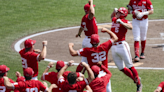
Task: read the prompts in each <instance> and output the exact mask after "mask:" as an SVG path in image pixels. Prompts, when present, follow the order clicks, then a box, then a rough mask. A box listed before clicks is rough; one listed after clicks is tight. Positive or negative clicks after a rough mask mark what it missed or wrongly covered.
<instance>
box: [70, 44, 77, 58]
mask: <svg viewBox="0 0 164 92" xmlns="http://www.w3.org/2000/svg"><path fill="white" fill-rule="evenodd" d="M73 46H74V43H69V46H68V47H69V52H70V54H71V55H72V56H78V53H77V51H75V50H74V49H73Z"/></svg>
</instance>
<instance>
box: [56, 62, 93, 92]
mask: <svg viewBox="0 0 164 92" xmlns="http://www.w3.org/2000/svg"><path fill="white" fill-rule="evenodd" d="M72 63H74V61H72V60H71V61H69V62H68V64H66V65H65V66H64V67H63V68H62V69H61V70H60V71H59V73H58V76H57V77H58V82H59V87H61V89H62V91H63V92H83V89H84V88H85V87H86V86H87V85H89V83H90V82H91V81H92V80H93V79H94V74H93V72H92V70H91V69H90V67H89V65H88V64H86V63H85V62H82V63H81V64H82V66H84V67H85V68H86V70H87V71H88V80H87V79H84V80H82V81H78V82H77V81H76V80H77V75H76V73H75V72H70V73H69V74H68V76H67V81H66V79H65V78H64V77H63V76H62V75H63V73H64V71H65V70H66V69H67V68H68V67H69V66H72ZM87 88H88V87H87ZM85 92H92V90H91V89H90V90H87V91H85Z"/></svg>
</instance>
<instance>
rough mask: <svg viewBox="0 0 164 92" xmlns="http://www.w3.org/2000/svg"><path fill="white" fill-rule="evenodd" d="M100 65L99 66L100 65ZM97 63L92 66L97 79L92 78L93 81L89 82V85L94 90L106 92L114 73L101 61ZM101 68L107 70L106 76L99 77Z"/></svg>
mask: <svg viewBox="0 0 164 92" xmlns="http://www.w3.org/2000/svg"><path fill="white" fill-rule="evenodd" d="M97 65H98V66H99V67H98V66H97ZM97 65H93V66H92V67H91V69H92V71H93V73H94V76H95V79H94V80H92V82H91V83H90V84H89V86H90V87H91V89H92V90H93V92H106V86H107V84H108V82H109V79H110V78H111V76H112V73H111V72H110V71H109V70H108V68H106V67H105V66H104V65H103V64H102V62H101V61H99V62H98V63H97ZM100 70H103V71H104V72H106V75H105V76H102V77H98V75H99V72H100Z"/></svg>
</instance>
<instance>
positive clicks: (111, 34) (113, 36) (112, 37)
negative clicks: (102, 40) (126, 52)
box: [101, 28, 118, 42]
mask: <svg viewBox="0 0 164 92" xmlns="http://www.w3.org/2000/svg"><path fill="white" fill-rule="evenodd" d="M101 32H103V33H104V32H106V33H108V34H109V35H110V36H111V39H112V40H113V42H116V41H117V40H118V37H117V36H116V35H115V34H114V33H113V32H112V31H110V30H108V29H106V28H102V29H101Z"/></svg>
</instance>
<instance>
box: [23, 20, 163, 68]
mask: <svg viewBox="0 0 164 92" xmlns="http://www.w3.org/2000/svg"><path fill="white" fill-rule="evenodd" d="M163 25H164V21H153V22H149V28H148V34H147V43H146V44H147V46H146V49H145V56H146V59H143V60H140V62H138V63H135V66H141V67H157V68H159V67H163V65H164V62H163V60H164V57H163V55H164V51H163V50H164V49H163V48H164V45H162V44H163V39H164V32H163V31H164V29H163ZM102 27H106V28H109V29H110V25H101V26H99V35H100V43H102V42H105V41H107V40H108V39H109V38H110V37H109V35H108V34H106V33H101V32H100V29H101V28H102ZM77 32H78V28H74V29H68V30H62V31H57V32H51V33H47V34H44V35H39V36H36V37H33V38H31V39H34V40H36V41H37V42H36V44H35V48H38V49H41V48H42V47H41V46H42V44H41V42H42V40H47V41H48V45H47V49H48V51H47V54H48V55H47V57H46V58H48V59H53V60H63V61H69V60H75V62H77V63H78V62H80V61H81V57H78V56H77V57H72V56H71V55H70V53H69V50H68V43H69V42H73V43H74V44H75V46H74V48H75V49H76V50H78V49H80V48H81V44H82V41H83V38H84V37H85V36H84V34H83V35H82V38H76V37H75V35H76V34H77ZM126 41H127V42H128V43H129V45H130V49H131V54H132V57H134V47H133V41H134V40H133V35H132V31H131V30H128V32H127V36H126ZM21 48H23V43H22V44H21ZM108 57H109V65H114V63H113V61H112V56H111V51H109V55H108ZM110 61H111V62H110Z"/></svg>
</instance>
